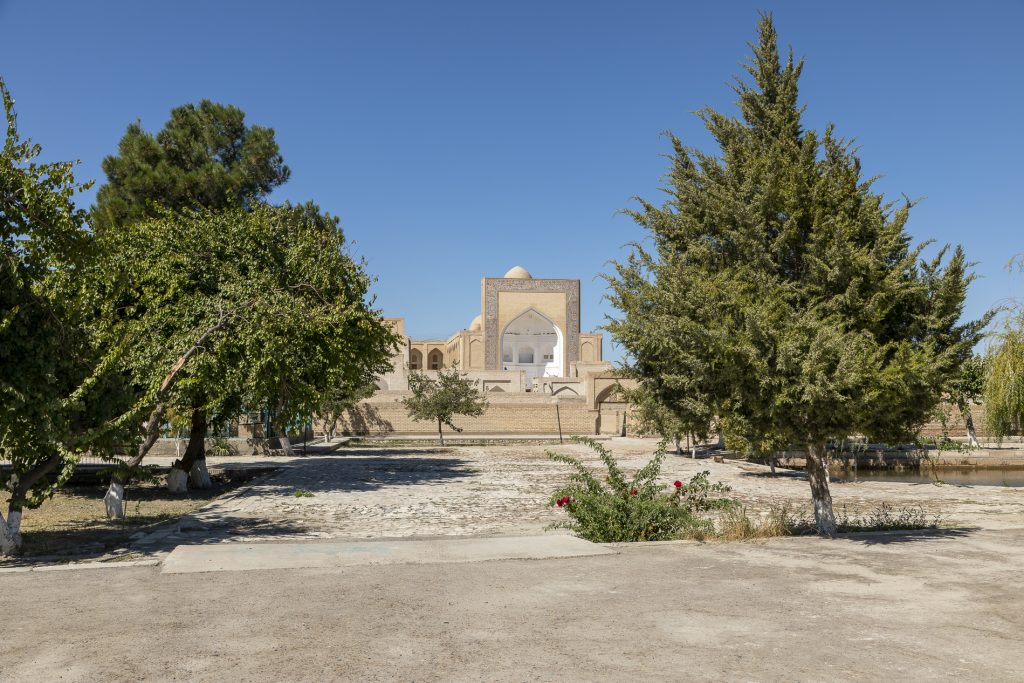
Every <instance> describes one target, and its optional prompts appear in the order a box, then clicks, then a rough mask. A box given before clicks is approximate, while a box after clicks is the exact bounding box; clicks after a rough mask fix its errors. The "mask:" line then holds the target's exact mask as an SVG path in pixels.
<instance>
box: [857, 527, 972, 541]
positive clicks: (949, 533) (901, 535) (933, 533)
mask: <svg viewBox="0 0 1024 683" xmlns="http://www.w3.org/2000/svg"><path fill="white" fill-rule="evenodd" d="M977 531H980V529H979V528H978V527H957V528H952V529H912V530H905V531H854V532H847V533H842V534H839V538H842V539H844V540H847V541H853V542H855V543H859V544H860V545H896V544H904V543H923V542H928V541H938V540H944V539H956V538H966V537H968V536H970V535H971V534H973V533H975V532H977Z"/></svg>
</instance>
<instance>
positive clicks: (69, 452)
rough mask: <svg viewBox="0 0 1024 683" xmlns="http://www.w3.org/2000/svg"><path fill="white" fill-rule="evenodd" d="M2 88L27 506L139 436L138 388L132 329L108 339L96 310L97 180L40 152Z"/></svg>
mask: <svg viewBox="0 0 1024 683" xmlns="http://www.w3.org/2000/svg"><path fill="white" fill-rule="evenodd" d="M0 95H2V99H3V105H4V111H5V114H6V124H7V125H6V136H5V140H4V145H3V151H2V154H0V200H2V204H0V460H9V461H10V462H11V465H12V472H11V476H10V477H9V478H8V479H7V480H5V481H4V482H3V485H4V486H5V487H6V488H8V489H9V490H11V491H12V494H13V495H12V500H11V504H10V507H11V509H12V510H19V509H20V508H21V507H23V506H25V507H36V506H38V505H39V504H40V503H42V501H43V500H45V499H46V498H47V497H49V496H50V495H52V494H53V493H54V491H55V490H56V488H57V487H58V486H59V485H60V484H61V483H62V482H63V481H65V480H66V479H67V477H69V476H70V475H71V473H72V471H73V470H74V466H75V464H76V462H77V459H78V457H79V456H80V455H81V454H82V453H84V452H86V451H92V452H93V453H94V454H96V455H100V456H108V457H109V456H110V454H111V452H112V449H113V446H114V442H115V441H118V440H120V441H130V439H131V435H130V434H129V432H130V430H129V428H128V424H129V419H128V417H129V416H130V414H131V410H130V409H131V406H132V401H133V398H134V397H133V393H132V391H131V387H129V386H127V385H126V384H125V382H124V381H123V377H122V376H120V375H119V374H118V373H117V372H116V371H115V365H116V361H117V359H118V357H119V354H120V353H121V352H122V350H123V347H124V343H123V340H116V339H115V340H110V343H104V340H102V339H100V338H99V336H98V335H97V334H96V333H95V325H94V324H93V321H92V320H91V318H90V317H89V312H90V309H91V307H92V305H93V303H94V297H93V295H92V294H91V292H90V291H89V290H88V289H87V288H86V287H84V283H85V282H87V281H88V280H89V270H90V269H91V267H92V261H93V257H94V253H95V252H94V243H93V242H94V240H93V238H92V235H91V234H90V233H89V231H88V230H87V229H86V228H85V226H84V219H85V213H84V212H83V211H81V210H79V209H77V208H76V207H75V204H74V201H73V199H74V196H75V194H76V193H78V192H80V191H82V190H84V189H86V188H87V187H88V186H89V184H88V183H87V184H80V183H78V182H76V181H75V177H74V172H73V167H74V164H73V163H70V162H58V163H39V162H38V161H37V158H38V157H39V155H40V154H41V148H40V147H39V145H36V144H33V143H31V142H30V141H27V140H21V138H20V137H19V135H18V128H17V120H16V116H15V112H14V100H13V98H12V97H11V95H10V93H9V92H8V90H7V88H6V85H5V84H4V82H3V81H2V80H0Z"/></svg>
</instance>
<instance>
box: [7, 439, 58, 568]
mask: <svg viewBox="0 0 1024 683" xmlns="http://www.w3.org/2000/svg"><path fill="white" fill-rule="evenodd" d="M62 460H63V459H62V458H61V457H60V454H58V453H54V454H53V455H51V456H50V457H49V458H47V459H46V460H44V461H43V462H41V463H39V464H38V465H36V466H35V467H33V468H32V469H30V470H29V471H28V472H26V473H25V474H24V475H22V476H21V477H19V476H17V475H16V474H12V475H11V478H10V479H9V480H8V486H9V487H10V489H11V502H10V503H9V504H8V507H7V519H6V520H5V519H4V516H3V514H0V556H2V555H13V554H15V553H18V552H20V551H21V540H22V539H21V501H22V500H24V498H25V496H26V495H28V492H29V491H31V490H32V487H33V486H35V485H36V483H37V482H38V481H39V480H40V479H42V478H43V477H45V476H46V475H48V474H49V473H50V472H52V471H54V470H55V469H57V466H58V465H60V464H61V462H62Z"/></svg>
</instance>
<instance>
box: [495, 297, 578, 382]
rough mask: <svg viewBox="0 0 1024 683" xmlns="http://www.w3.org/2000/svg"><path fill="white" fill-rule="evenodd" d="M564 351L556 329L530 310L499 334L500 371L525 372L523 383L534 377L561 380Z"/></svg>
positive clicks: (558, 330) (562, 342) (535, 311)
mask: <svg viewBox="0 0 1024 683" xmlns="http://www.w3.org/2000/svg"><path fill="white" fill-rule="evenodd" d="M564 348H565V346H564V341H563V339H562V331H561V330H560V329H558V326H557V325H555V324H554V323H553V322H551V320H549V319H548V318H547V317H546V316H544V315H542V314H541V313H539V312H537V310H536V309H533V308H530V309H527V310H526V311H524V312H523V313H521V314H520V315H519V316H518V317H516V318H514V319H513V320H512V321H511V322H510V323H509V324H508V325H506V326H505V329H504V330H502V332H501V368H502V369H503V370H523V371H525V372H526V381H527V382H530V381H532V380H533V379H534V378H535V377H564V376H565V375H564V368H563V363H564V357H565V352H564Z"/></svg>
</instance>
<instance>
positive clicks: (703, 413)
mask: <svg viewBox="0 0 1024 683" xmlns="http://www.w3.org/2000/svg"><path fill="white" fill-rule="evenodd" d="M620 392H621V394H622V396H623V398H624V399H625V400H626V401H628V402H629V403H630V404H632V405H633V406H635V407H636V419H637V422H638V426H639V427H640V431H641V432H645V433H651V432H653V433H656V434H659V435H660V436H661V437H662V438H665V439H672V440H673V441H675V442H676V443H678V442H679V441H680V440H681V439H682V438H683V437H684V436H686V435H693V436H694V438H695V439H697V440H705V439H707V438H708V434H709V433H710V432H711V423H712V419H713V417H714V416H713V415H712V414H711V413H710V411H709V410H708V409H707V408H708V407H707V405H706V404H704V405H698V404H695V403H693V402H691V401H689V400H688V399H686V398H685V397H680V399H679V400H678V401H676V402H672V401H671V400H670V399H667V398H666V397H665V395H664V394H661V395H660V396H659V395H656V394H654V393H652V392H653V389H652V387H650V386H649V385H644V384H640V385H639V386H637V387H636V388H635V389H628V388H625V387H623V388H620ZM670 406H671V407H670Z"/></svg>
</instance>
